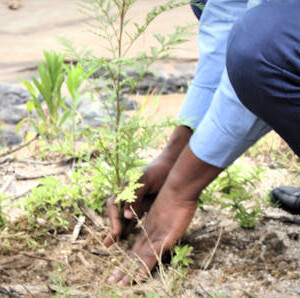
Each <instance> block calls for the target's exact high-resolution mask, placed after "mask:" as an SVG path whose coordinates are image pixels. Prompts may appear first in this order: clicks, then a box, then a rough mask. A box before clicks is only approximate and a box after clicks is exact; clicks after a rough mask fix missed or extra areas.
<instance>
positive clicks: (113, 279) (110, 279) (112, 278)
mask: <svg viewBox="0 0 300 298" xmlns="http://www.w3.org/2000/svg"><path fill="white" fill-rule="evenodd" d="M115 280H116V278H115V277H114V276H113V275H112V276H111V277H110V278H109V279H108V281H109V282H114V281H115Z"/></svg>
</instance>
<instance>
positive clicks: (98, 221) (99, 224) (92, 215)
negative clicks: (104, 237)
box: [78, 201, 105, 230]
mask: <svg viewBox="0 0 300 298" xmlns="http://www.w3.org/2000/svg"><path fill="white" fill-rule="evenodd" d="M78 205H79V208H80V209H81V210H82V212H83V213H84V214H85V216H86V217H88V218H89V219H90V221H91V222H92V223H93V224H94V226H95V227H96V228H98V229H100V230H103V229H104V228H105V226H104V223H103V221H102V218H101V217H100V216H98V215H97V213H96V212H95V211H94V210H92V209H90V208H89V207H87V206H86V205H85V204H84V202H83V201H79V202H78Z"/></svg>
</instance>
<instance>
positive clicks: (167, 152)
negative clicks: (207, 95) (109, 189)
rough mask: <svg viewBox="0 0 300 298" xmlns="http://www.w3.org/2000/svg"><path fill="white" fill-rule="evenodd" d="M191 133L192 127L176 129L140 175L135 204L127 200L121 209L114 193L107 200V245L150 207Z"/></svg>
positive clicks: (124, 232)
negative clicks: (166, 143) (109, 229)
mask: <svg viewBox="0 0 300 298" xmlns="http://www.w3.org/2000/svg"><path fill="white" fill-rule="evenodd" d="M191 134H192V130H191V129H190V128H188V127H186V126H178V127H176V128H175V130H174V132H173V134H172V136H171V138H170V141H169V143H168V145H167V146H166V148H165V149H164V150H163V152H162V153H161V154H160V155H159V156H158V157H157V158H156V159H155V160H154V161H153V162H151V163H150V164H149V165H148V167H147V168H146V170H145V173H144V175H143V176H142V177H141V179H140V181H139V183H142V184H143V186H142V187H141V188H139V189H137V190H136V196H137V199H136V200H135V202H134V203H133V204H128V203H126V204H124V205H123V206H121V208H120V207H119V206H118V205H117V204H116V203H115V199H116V197H115V196H114V197H111V198H110V199H109V200H108V202H107V208H108V216H109V220H110V223H111V231H110V233H108V235H107V236H106V237H105V239H104V245H105V246H106V247H109V246H110V245H112V244H113V243H114V242H115V240H116V239H117V238H118V237H126V236H127V235H128V234H129V233H130V232H131V231H132V229H133V228H134V226H135V225H136V222H137V219H136V216H137V217H138V218H141V217H142V216H143V215H144V213H145V212H147V211H148V210H149V209H150V207H151V205H152V203H153V202H154V200H155V198H156V195H157V194H158V192H159V191H160V189H161V188H162V186H163V184H164V183H165V181H166V179H167V176H168V174H169V172H170V170H171V169H172V167H173V165H174V163H175V161H176V160H177V158H178V156H179V155H180V153H181V151H182V150H183V148H184V147H185V145H186V144H187V143H188V141H189V139H190V136H191Z"/></svg>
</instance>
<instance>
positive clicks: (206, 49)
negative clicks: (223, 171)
mask: <svg viewBox="0 0 300 298" xmlns="http://www.w3.org/2000/svg"><path fill="white" fill-rule="evenodd" d="M262 1H263V0H249V1H248V0H234V1H233V0H209V1H208V2H207V4H206V6H205V9H204V11H203V14H202V16H201V19H200V24H199V37H198V46H199V56H200V57H199V61H198V64H197V68H196V72H195V76H194V80H193V81H192V83H191V85H190V87H189V89H188V92H187V95H186V99H185V101H184V103H183V106H182V108H181V111H180V114H179V119H180V120H181V121H182V122H183V124H186V125H188V126H190V127H192V128H193V129H195V130H194V133H193V135H192V137H191V139H190V148H191V150H192V151H193V153H194V154H195V155H196V156H197V157H198V158H199V159H201V160H203V161H205V162H207V163H209V164H211V165H214V166H216V167H220V168H225V167H227V166H229V165H230V164H231V163H232V162H233V161H234V160H235V159H237V158H238V157H239V156H240V155H241V154H242V153H243V152H245V151H246V150H247V149H248V148H249V147H250V146H251V145H253V144H254V143H255V142H256V141H257V140H258V139H259V138H261V137H262V136H263V135H264V134H266V133H267V132H269V131H270V127H269V126H268V125H267V124H266V123H265V122H264V121H262V120H261V119H259V118H257V117H256V116H255V115H254V114H252V113H251V112H250V111H249V110H248V109H247V108H246V107H244V106H243V104H242V103H241V102H240V101H239V99H238V98H237V96H236V94H235V92H234V90H233V87H232V86H231V83H230V81H229V78H228V75H227V71H226V67H225V54H226V45H227V38H228V34H229V32H230V29H231V27H232V25H233V24H234V23H235V21H236V20H237V19H238V18H239V17H240V16H241V15H242V14H244V13H245V11H246V10H247V9H249V8H251V7H253V6H254V5H257V4H259V2H262Z"/></svg>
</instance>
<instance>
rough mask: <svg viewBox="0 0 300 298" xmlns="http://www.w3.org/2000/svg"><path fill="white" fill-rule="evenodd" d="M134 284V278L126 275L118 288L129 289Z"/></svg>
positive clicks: (118, 284)
mask: <svg viewBox="0 0 300 298" xmlns="http://www.w3.org/2000/svg"><path fill="white" fill-rule="evenodd" d="M131 283H132V278H131V277H130V276H129V275H125V276H124V277H123V278H122V279H121V280H120V281H119V282H118V283H117V286H118V287H127V286H129V285H131Z"/></svg>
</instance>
